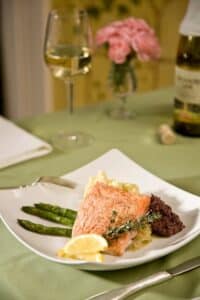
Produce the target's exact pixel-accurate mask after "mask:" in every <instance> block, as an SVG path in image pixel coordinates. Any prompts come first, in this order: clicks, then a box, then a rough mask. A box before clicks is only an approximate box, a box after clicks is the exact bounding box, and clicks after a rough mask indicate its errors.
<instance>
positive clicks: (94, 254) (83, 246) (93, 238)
mask: <svg viewBox="0 0 200 300" xmlns="http://www.w3.org/2000/svg"><path fill="white" fill-rule="evenodd" d="M107 248H108V242H107V241H106V239H104V238H103V237H102V236H101V235H98V234H82V235H78V236H75V237H73V238H71V239H70V240H69V241H68V242H67V244H66V245H65V246H64V247H63V248H62V249H60V250H59V251H58V253H57V254H58V256H60V257H64V258H67V257H68V258H74V259H82V260H87V261H96V262H102V261H103V255H102V254H101V253H100V252H101V251H104V250H106V249H107Z"/></svg>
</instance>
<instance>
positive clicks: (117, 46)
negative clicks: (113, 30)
mask: <svg viewBox="0 0 200 300" xmlns="http://www.w3.org/2000/svg"><path fill="white" fill-rule="evenodd" d="M130 52H131V48H130V46H129V45H128V44H127V42H126V41H125V40H124V39H122V38H121V37H120V36H114V37H112V38H110V39H109V51H108V56H109V58H110V59H111V60H112V61H114V62H115V63H116V64H122V63H124V62H125V60H126V57H127V55H128V54H129V53H130Z"/></svg>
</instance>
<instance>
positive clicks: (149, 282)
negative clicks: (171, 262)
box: [88, 256, 200, 300]
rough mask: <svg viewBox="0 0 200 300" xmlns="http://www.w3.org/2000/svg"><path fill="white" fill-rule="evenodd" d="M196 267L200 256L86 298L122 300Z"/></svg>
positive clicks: (92, 299)
mask: <svg viewBox="0 0 200 300" xmlns="http://www.w3.org/2000/svg"><path fill="white" fill-rule="evenodd" d="M198 267H200V256H197V257H195V258H192V259H190V260H188V261H186V262H184V263H182V264H180V265H178V266H176V267H174V268H171V269H167V270H166V271H161V272H158V273H155V274H152V275H150V276H148V277H146V278H143V279H141V280H138V281H135V282H133V283H131V284H128V285H125V286H124V287H121V288H117V289H114V290H111V291H106V292H103V293H101V294H97V295H95V296H92V297H90V298H88V300H122V299H125V298H126V297H128V296H130V295H132V294H134V293H136V292H138V291H140V290H142V289H144V288H146V287H149V286H153V285H155V284H158V283H161V282H163V281H166V280H169V279H171V278H173V277H175V276H177V275H180V274H183V273H185V272H189V271H191V270H194V269H196V268H198Z"/></svg>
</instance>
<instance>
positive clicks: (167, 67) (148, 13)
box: [51, 0, 188, 110]
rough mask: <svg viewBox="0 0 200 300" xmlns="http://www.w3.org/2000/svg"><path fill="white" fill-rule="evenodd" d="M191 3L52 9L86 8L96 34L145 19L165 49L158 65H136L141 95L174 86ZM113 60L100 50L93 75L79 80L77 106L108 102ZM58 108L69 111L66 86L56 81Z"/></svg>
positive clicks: (173, 0)
mask: <svg viewBox="0 0 200 300" xmlns="http://www.w3.org/2000/svg"><path fill="white" fill-rule="evenodd" d="M187 3H188V0H82V1H81V0H51V6H52V8H53V9H54V8H61V7H66V8H68V9H72V8H73V6H74V5H76V6H79V7H84V8H86V9H87V11H88V12H89V16H90V22H91V26H92V30H93V34H94V35H95V33H96V31H97V30H98V29H99V28H101V27H102V26H104V25H106V24H107V23H109V22H110V21H114V20H119V19H123V18H126V17H128V16H134V17H138V18H143V19H145V20H146V21H147V22H148V23H149V24H150V25H151V26H152V27H153V28H154V29H155V31H156V34H157V36H158V39H159V41H160V44H161V47H162V56H161V59H160V60H159V61H158V62H148V63H141V62H136V63H135V67H136V75H137V78H138V90H137V92H144V91H150V90H154V89H159V88H162V87H167V86H171V85H173V84H174V64H175V56H176V50H177V44H178V37H179V35H178V29H179V25H180V22H181V20H182V18H183V16H184V13H185V10H186V7H187ZM109 66H110V61H109V60H108V58H107V56H106V52H105V51H103V48H101V49H100V48H99V49H97V51H96V52H95V54H94V56H93V60H92V70H91V72H90V73H89V74H87V75H84V76H81V75H80V76H78V77H77V78H75V103H74V104H75V106H83V105H87V104H92V103H97V102H101V101H105V100H106V99H108V98H109V97H110V94H109V89H108V85H107V76H108V71H109ZM52 84H53V96H54V99H55V100H54V108H55V110H59V109H63V108H66V106H67V100H66V89H65V86H64V83H63V82H61V81H59V80H57V79H52Z"/></svg>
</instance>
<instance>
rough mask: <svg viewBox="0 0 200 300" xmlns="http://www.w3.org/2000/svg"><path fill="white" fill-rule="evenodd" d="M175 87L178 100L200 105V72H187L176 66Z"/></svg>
mask: <svg viewBox="0 0 200 300" xmlns="http://www.w3.org/2000/svg"><path fill="white" fill-rule="evenodd" d="M175 87H176V88H175V97H176V99H178V100H180V101H182V102H184V103H191V104H198V105H200V71H191V70H185V69H182V68H180V67H178V66H176V70H175Z"/></svg>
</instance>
